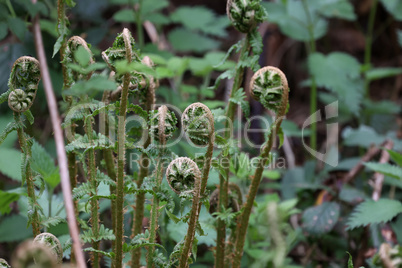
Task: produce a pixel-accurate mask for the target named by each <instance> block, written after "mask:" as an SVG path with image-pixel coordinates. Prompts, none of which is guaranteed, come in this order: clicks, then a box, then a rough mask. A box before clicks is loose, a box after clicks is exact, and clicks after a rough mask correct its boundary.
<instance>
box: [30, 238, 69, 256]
mask: <svg viewBox="0 0 402 268" xmlns="http://www.w3.org/2000/svg"><path fill="white" fill-rule="evenodd" d="M33 243H34V244H39V245H44V246H45V247H47V248H49V249H50V250H51V252H52V254H53V256H54V257H55V258H56V259H57V263H61V262H62V259H63V248H62V247H61V244H60V241H59V239H57V237H56V236H54V235H53V234H51V233H41V234H39V235H37V236H36V237H35V239H34V240H33Z"/></svg>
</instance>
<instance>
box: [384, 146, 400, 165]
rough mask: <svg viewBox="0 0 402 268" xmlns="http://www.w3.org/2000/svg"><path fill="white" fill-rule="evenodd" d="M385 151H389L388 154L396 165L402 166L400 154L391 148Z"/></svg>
mask: <svg viewBox="0 0 402 268" xmlns="http://www.w3.org/2000/svg"><path fill="white" fill-rule="evenodd" d="M387 152H388V153H389V155H390V156H391V159H392V160H393V161H394V162H395V163H396V164H397V165H398V166H401V167H402V154H400V153H398V152H395V151H392V150H388V149H387Z"/></svg>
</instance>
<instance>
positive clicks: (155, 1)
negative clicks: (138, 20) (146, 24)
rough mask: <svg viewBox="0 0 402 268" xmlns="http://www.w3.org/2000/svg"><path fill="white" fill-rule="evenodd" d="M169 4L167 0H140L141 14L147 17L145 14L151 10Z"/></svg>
mask: <svg viewBox="0 0 402 268" xmlns="http://www.w3.org/2000/svg"><path fill="white" fill-rule="evenodd" d="M168 6H169V1H167V0H146V1H142V6H141V15H142V16H143V17H144V18H145V19H147V15H148V14H149V13H151V12H155V11H158V10H161V9H163V8H165V7H168Z"/></svg>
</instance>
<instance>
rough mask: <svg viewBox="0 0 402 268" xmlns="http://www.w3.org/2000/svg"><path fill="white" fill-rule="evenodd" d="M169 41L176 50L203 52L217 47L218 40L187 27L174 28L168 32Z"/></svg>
mask: <svg viewBox="0 0 402 268" xmlns="http://www.w3.org/2000/svg"><path fill="white" fill-rule="evenodd" d="M168 39H169V42H170V43H171V44H172V46H173V48H174V49H175V50H176V51H180V52H189V51H194V52H198V53H201V52H205V51H208V50H213V49H216V48H218V47H219V44H220V43H219V42H218V41H216V40H214V39H212V38H210V37H207V36H205V35H203V34H197V33H194V32H192V31H190V30H188V29H183V28H178V29H174V30H173V31H171V32H170V33H169V34H168Z"/></svg>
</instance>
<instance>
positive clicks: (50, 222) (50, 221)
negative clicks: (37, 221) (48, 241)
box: [41, 216, 66, 228]
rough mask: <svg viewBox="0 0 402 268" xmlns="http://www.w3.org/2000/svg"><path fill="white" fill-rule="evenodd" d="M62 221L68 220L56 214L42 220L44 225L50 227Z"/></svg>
mask: <svg viewBox="0 0 402 268" xmlns="http://www.w3.org/2000/svg"><path fill="white" fill-rule="evenodd" d="M62 222H66V220H65V219H63V218H62V217H59V216H54V217H50V218H47V219H45V220H43V221H42V222H41V224H42V225H43V226H45V227H47V228H49V227H50V226H56V225H58V224H59V223H62Z"/></svg>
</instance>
